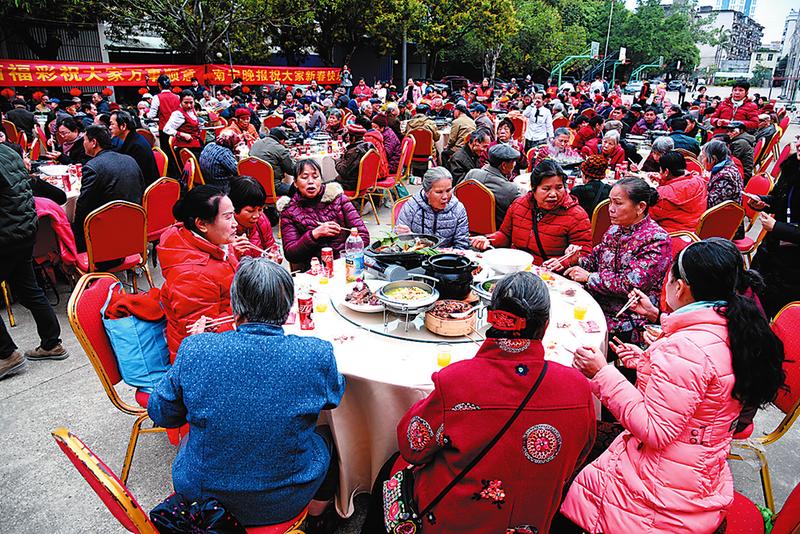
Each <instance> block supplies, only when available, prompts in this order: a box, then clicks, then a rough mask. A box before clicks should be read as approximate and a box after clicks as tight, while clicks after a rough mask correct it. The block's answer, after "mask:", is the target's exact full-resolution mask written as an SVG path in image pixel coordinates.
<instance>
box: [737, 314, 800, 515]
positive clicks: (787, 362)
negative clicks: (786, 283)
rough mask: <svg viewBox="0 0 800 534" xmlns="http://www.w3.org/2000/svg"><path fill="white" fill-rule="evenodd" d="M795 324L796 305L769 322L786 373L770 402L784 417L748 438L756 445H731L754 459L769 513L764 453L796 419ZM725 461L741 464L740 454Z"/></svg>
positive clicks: (799, 378)
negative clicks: (780, 345)
mask: <svg viewBox="0 0 800 534" xmlns="http://www.w3.org/2000/svg"><path fill="white" fill-rule="evenodd" d="M798 324H800V301H795V302H791V303H789V304H787V305H786V306H784V307H783V308H782V309H781V310H780V311H779V312H778V313H777V314H775V318H774V319H773V320H772V331H773V332H775V335H776V336H778V338H779V339H780V340H781V341H782V342H783V348H784V351H785V354H786V358H785V359H784V361H783V370H784V372H785V373H786V383H785V385H786V387H785V388H782V389H779V390H778V395H777V397H776V398H775V401H774V402H773V404H774V405H775V407H777V408H778V409H779V410H780V411H781V412H782V413H783V414H784V417H783V419H782V420H781V422H780V423H778V426H777V427H775V429H774V430H773V431H772V432H770V433H769V434H767V435H765V436H760V437H757V438H750V439H752V440H753V441H755V442H756V445H751V444H749V443H748V442H739V441H734V442H733V447H737V448H742V449H746V450H749V451H751V452H753V453H755V455H756V457H757V458H758V461H759V464H760V474H761V487H762V490H763V492H764V502H765V503H766V505H767V507H768V508H769V509H770V510H772V511H773V512H774V511H775V499H774V497H773V495H772V481H771V479H770V474H769V465H768V464H767V456H766V454H765V452H764V450H765V448H766V447H768V446H769V445H771V444H772V443H775V442H776V441H778V440H779V439H780V438H781V437H783V436H784V435H785V434H786V433H787V432H788V431H789V429H790V428H791V427H792V424H794V422H795V421H796V420H797V417H798V416H800V331H798V329H797V325H798ZM728 458H729V459H732V460H744V457H743V456H742V455H741V454H739V453H734V452H731V453H730V454H729V455H728ZM787 502H788V501H787Z"/></svg>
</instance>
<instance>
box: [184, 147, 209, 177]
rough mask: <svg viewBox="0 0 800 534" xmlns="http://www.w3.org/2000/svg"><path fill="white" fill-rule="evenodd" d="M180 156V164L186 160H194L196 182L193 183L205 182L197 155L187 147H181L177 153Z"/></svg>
mask: <svg viewBox="0 0 800 534" xmlns="http://www.w3.org/2000/svg"><path fill="white" fill-rule="evenodd" d="M179 155H180V157H181V165H182V166H185V165H186V162H187V161H190V160H191V161H193V162H194V169H195V173H196V174H195V178H194V181H195V182H196V183H195V185H203V184H205V183H206V181H205V179H204V178H203V171H202V170H201V169H200V161H199V160H198V159H197V156H195V155H194V152H192V151H191V150H189V149H188V148H182V149H181V150H180V153H179Z"/></svg>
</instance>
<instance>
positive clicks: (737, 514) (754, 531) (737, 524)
mask: <svg viewBox="0 0 800 534" xmlns="http://www.w3.org/2000/svg"><path fill="white" fill-rule="evenodd" d="M726 519H727V522H728V524H727V529H726V530H725V532H726V534H763V533H764V532H765V528H764V516H763V515H761V510H759V509H758V507H757V506H756V505H755V504H753V501H751V500H750V499H748V498H747V497H745V496H744V495H742V494H741V493H739V492H737V491H734V492H733V503H732V504H731V505H730V507H729V508H728V514H727V515H726ZM770 532H771V534H797V533H798V532H800V484H798V485H797V486H795V487H794V489H793V490H792V492H791V493H790V494H789V497H788V498H787V499H786V502H785V503H784V504H783V508H782V509H781V511H780V512H778V513H777V514H776V515H775V516H773V521H772V530H771V531H770Z"/></svg>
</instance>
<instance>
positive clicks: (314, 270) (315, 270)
mask: <svg viewBox="0 0 800 534" xmlns="http://www.w3.org/2000/svg"><path fill="white" fill-rule="evenodd" d="M320 271H322V266H321V265H320V263H319V258H316V257H314V258H311V274H313V275H314V276H318V275H319V274H320Z"/></svg>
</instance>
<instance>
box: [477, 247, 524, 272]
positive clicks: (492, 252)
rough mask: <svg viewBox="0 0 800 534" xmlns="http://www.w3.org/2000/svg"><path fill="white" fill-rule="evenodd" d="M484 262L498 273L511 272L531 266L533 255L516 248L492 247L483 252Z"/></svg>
mask: <svg viewBox="0 0 800 534" xmlns="http://www.w3.org/2000/svg"><path fill="white" fill-rule="evenodd" d="M483 262H484V263H485V264H486V265H488V266H489V267H490V268H491V269H492V270H493V271H494V272H496V273H498V274H510V273H516V272H519V271H524V270H525V269H527V268H528V267H530V265H531V264H532V263H533V256H531V255H530V254H529V253H527V252H525V251H524V250H519V249H516V248H492V249H489V250H487V251H484V252H483Z"/></svg>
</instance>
